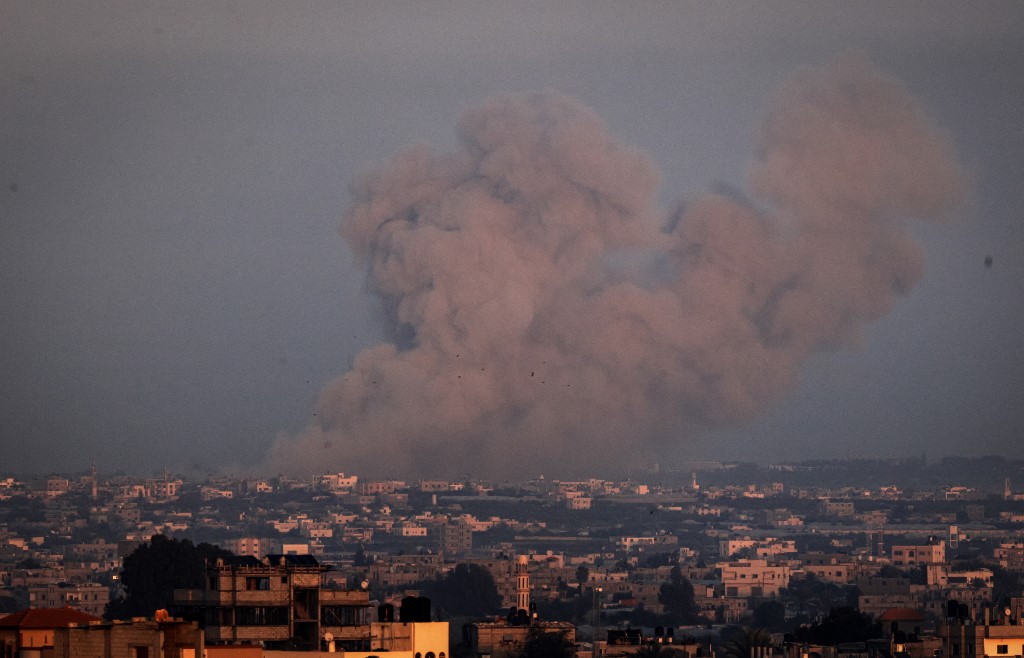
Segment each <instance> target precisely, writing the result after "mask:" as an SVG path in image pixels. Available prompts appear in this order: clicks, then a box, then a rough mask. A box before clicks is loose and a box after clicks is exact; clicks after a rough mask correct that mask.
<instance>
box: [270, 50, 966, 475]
mask: <svg viewBox="0 0 1024 658" xmlns="http://www.w3.org/2000/svg"><path fill="white" fill-rule="evenodd" d="M458 134H459V137H460V138H461V147H460V148H459V149H458V150H457V151H456V152H454V153H443V154H441V153H435V152H434V151H432V150H431V149H430V148H428V147H425V146H417V147H414V148H412V149H410V150H408V151H406V152H404V153H402V154H400V155H398V156H397V157H395V158H394V159H393V160H392V161H391V162H390V163H389V164H388V165H386V166H384V167H382V168H380V169H378V170H376V171H373V172H371V173H369V174H368V175H366V176H364V177H363V179H362V180H361V181H360V182H358V183H357V184H356V185H355V186H354V197H355V199H354V203H353V205H352V207H351V208H350V210H349V211H348V213H347V214H346V215H345V217H344V220H343V222H342V226H341V232H342V235H343V236H344V238H345V240H346V241H347V242H348V244H349V245H350V246H351V248H352V249H353V250H354V251H355V253H356V254H358V256H359V257H361V258H362V259H364V260H365V262H366V264H367V267H368V273H369V285H370V288H371V290H372V291H373V292H374V293H375V294H377V295H379V296H380V297H381V298H382V300H383V301H384V307H385V309H386V314H387V319H388V322H389V328H390V330H391V340H390V342H386V343H382V344H380V345H377V346H375V347H372V348H369V349H366V350H364V351H363V352H361V353H360V354H359V355H358V356H357V357H356V358H355V360H354V363H353V364H352V368H351V370H350V371H349V372H347V373H345V374H344V375H342V376H341V377H339V378H338V379H336V380H335V381H333V382H331V383H330V384H329V385H328V386H327V387H326V388H325V389H324V390H323V392H322V394H321V396H320V400H319V402H318V405H317V410H316V416H315V418H314V422H313V423H311V424H310V425H309V427H307V428H306V429H305V430H304V431H303V432H302V433H300V434H299V435H298V436H294V437H282V438H279V439H278V441H277V442H276V443H275V445H274V447H273V449H272V451H271V455H270V465H271V467H273V468H275V469H278V470H281V471H285V472H287V471H293V472H306V473H308V472H313V471H318V472H324V471H328V470H348V471H355V472H358V473H360V474H367V475H370V474H385V473H386V474H394V475H414V474H427V473H429V474H434V475H444V474H448V475H452V474H461V473H467V472H472V473H475V474H482V473H492V474H494V473H501V474H504V475H509V476H512V475H518V474H523V473H538V472H544V473H559V472H561V473H569V472H581V471H585V470H593V469H601V468H602V467H604V468H607V467H608V466H609V465H612V464H614V465H618V466H624V465H625V464H627V463H629V462H630V461H631V460H634V459H644V458H647V457H648V456H650V455H652V454H657V453H663V452H666V451H669V450H678V451H680V453H682V451H684V450H685V447H686V439H687V437H688V436H692V435H693V434H694V433H696V432H702V431H707V430H709V429H713V428H718V427H722V426H727V425H728V424H731V423H737V422H742V421H744V420H748V419H750V418H752V417H754V416H755V415H757V414H759V413H761V412H763V411H764V410H765V409H766V408H767V407H769V406H770V405H772V404H773V403H774V402H776V401H777V400H778V399H779V398H780V397H782V396H784V395H785V394H786V393H787V392H788V391H790V390H792V388H793V386H794V384H795V382H796V381H797V378H798V375H799V369H800V365H801V363H802V362H803V361H804V360H805V359H807V357H808V356H809V355H811V354H813V353H815V352H816V351H819V350H822V349H830V348H836V347H842V346H850V345H853V346H855V345H856V343H857V340H858V335H859V333H860V332H861V331H862V328H863V327H864V325H865V324H866V323H868V322H871V321H872V320H876V319H878V318H880V317H882V316H883V315H885V314H886V313H888V312H889V311H890V309H891V308H892V306H893V303H894V301H895V298H896V297H897V296H898V295H901V294H904V293H906V292H907V291H909V290H910V289H911V288H912V287H913V286H914V285H915V283H916V282H917V281H918V280H919V278H920V277H921V273H922V255H921V252H920V249H919V248H918V246H917V245H916V244H915V243H914V242H913V240H912V239H911V238H910V236H909V235H908V234H907V233H906V232H905V231H904V229H903V227H902V225H901V222H903V221H904V220H905V219H906V218H927V217H940V216H943V215H947V214H949V213H951V212H953V211H954V210H955V209H956V208H957V206H958V204H959V203H961V201H962V199H963V196H964V189H965V185H964V182H963V175H962V172H961V170H960V168H959V166H958V165H957V163H956V161H955V159H954V158H953V156H952V150H951V147H950V145H949V143H948V140H947V139H946V137H945V136H944V134H943V133H942V132H941V131H939V130H938V129H937V128H936V127H935V126H934V125H933V124H932V122H931V121H930V120H929V119H928V118H927V117H926V116H924V114H923V113H922V111H921V110H920V108H919V107H918V105H917V104H916V103H915V101H914V100H913V99H912V98H911V97H910V96H909V94H908V93H907V92H906V90H905V89H904V88H903V86H902V85H901V84H899V83H898V82H896V81H894V80H892V79H890V78H888V77H886V76H885V75H882V74H881V73H878V72H877V71H874V70H872V69H871V67H870V66H869V65H868V64H867V63H865V62H864V61H863V60H861V59H856V58H853V59H843V60H839V61H837V62H835V63H833V64H831V65H829V66H828V67H826V68H824V69H818V70H810V71H807V72H804V73H801V74H799V75H797V76H796V77H795V78H794V79H793V80H791V81H790V82H789V83H788V84H786V85H784V86H783V87H782V88H781V89H780V90H779V91H778V93H777V95H776V96H775V98H774V99H773V101H772V102H771V104H770V107H769V111H768V112H767V113H766V116H765V118H764V120H763V124H762V125H761V127H760V130H759V131H758V133H757V141H756V152H755V158H754V162H753V165H752V168H751V171H750V185H749V189H750V192H751V198H752V199H753V201H744V200H743V199H742V198H739V197H740V195H737V194H707V195H704V196H701V197H697V198H691V199H689V200H688V201H687V202H686V203H682V202H680V203H679V204H677V206H676V207H674V208H670V209H668V210H666V209H664V208H662V207H659V205H658V203H657V202H656V191H657V188H658V186H659V184H660V180H659V174H658V170H657V168H656V167H655V165H654V163H653V162H652V161H651V160H650V158H649V157H648V156H647V155H645V154H644V153H643V152H641V151H639V150H636V149H633V148H630V147H629V146H627V145H624V144H622V143H621V142H620V141H618V140H617V139H615V137H614V136H612V135H610V134H609V132H608V130H607V128H606V126H605V125H604V124H603V123H602V121H601V120H600V119H599V118H598V117H597V116H596V115H595V114H594V113H593V112H592V111H591V110H589V109H588V108H586V107H584V106H582V105H581V104H580V103H579V102H577V101H576V100H574V99H572V98H569V97H567V96H564V95H561V94H558V93H555V92H539V93H528V94H515V95H507V96H500V97H496V98H492V99H490V100H488V101H486V102H485V103H483V104H482V105H481V106H480V107H478V108H476V109H473V110H471V111H469V112H467V113H466V114H465V115H464V116H463V117H462V119H461V121H460V122H459V125H458Z"/></svg>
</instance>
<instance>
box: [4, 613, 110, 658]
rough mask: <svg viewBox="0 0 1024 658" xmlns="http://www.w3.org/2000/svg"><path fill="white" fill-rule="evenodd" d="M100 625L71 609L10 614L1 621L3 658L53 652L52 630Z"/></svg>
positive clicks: (89, 617) (23, 657)
mask: <svg viewBox="0 0 1024 658" xmlns="http://www.w3.org/2000/svg"><path fill="white" fill-rule="evenodd" d="M101 621H103V620H102V619H100V618H99V617H93V616H92V615H87V614H85V613H84V612H82V611H80V610H75V609H74V608H28V609H26V610H20V611H18V612H15V613H12V614H9V615H7V616H6V617H3V618H2V619H0V647H2V648H3V658H14V656H19V657H21V658H25V657H26V656H32V655H33V654H34V655H36V656H39V655H42V650H43V649H52V648H53V631H54V630H55V629H58V628H67V627H69V626H71V625H72V624H88V623H89V622H101Z"/></svg>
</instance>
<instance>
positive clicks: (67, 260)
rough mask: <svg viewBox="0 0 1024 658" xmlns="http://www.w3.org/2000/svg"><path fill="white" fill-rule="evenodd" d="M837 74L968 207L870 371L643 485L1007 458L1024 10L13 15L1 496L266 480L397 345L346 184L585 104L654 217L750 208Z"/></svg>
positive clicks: (409, 7) (863, 5) (688, 453)
mask: <svg viewBox="0 0 1024 658" xmlns="http://www.w3.org/2000/svg"><path fill="white" fill-rule="evenodd" d="M850 50H856V51H860V52H862V53H863V54H865V55H866V56H867V58H869V59H870V60H871V61H872V62H873V64H874V65H875V66H876V67H877V68H878V69H880V70H881V71H884V72H885V73H887V74H889V75H891V76H893V77H894V78H896V79H898V80H900V81H902V82H903V83H904V84H905V85H906V87H907V89H908V90H909V91H910V92H911V93H912V94H913V95H914V96H915V97H916V98H917V99H918V100H919V102H920V104H921V106H922V107H923V108H924V109H925V110H926V111H927V112H928V113H930V114H931V115H932V117H933V118H934V119H935V121H936V122H937V123H938V124H939V125H941V126H942V127H943V128H944V129H945V130H946V131H948V133H949V135H950V138H951V140H952V142H953V144H954V147H955V149H956V151H957V153H958V155H959V158H960V161H961V162H962V163H963V164H964V165H965V166H966V168H967V169H968V170H969V171H970V174H971V176H972V178H973V181H974V192H973V200H972V204H971V205H970V206H969V207H968V208H967V209H965V210H964V211H963V212H960V213H958V214H957V217H955V218H953V219H951V220H950V221H947V222H944V223H930V224H916V223H911V224H910V225H909V226H910V230H911V232H912V233H913V234H914V235H915V237H916V238H917V239H918V240H919V242H920V243H921V245H922V248H923V251H924V255H925V268H924V275H923V278H922V279H921V281H920V283H919V284H918V285H917V286H916V287H915V288H914V289H913V290H912V291H911V292H910V294H909V295H907V296H905V297H903V298H900V299H899V300H898V301H897V303H896V306H895V308H894V310H893V312H892V313H891V314H890V315H888V316H887V317H885V318H884V319H882V320H880V321H878V322H876V323H874V324H872V325H871V326H870V327H869V328H868V329H867V331H866V333H865V334H864V336H863V340H862V341H861V343H860V345H859V347H858V348H857V349H847V348H843V349H840V350H838V351H830V352H825V353H821V354H818V355H816V356H814V357H813V358H812V359H811V360H810V361H808V362H807V363H805V365H804V367H803V369H802V376H801V380H800V383H799V384H798V385H797V386H796V388H795V389H794V390H793V391H792V392H791V393H790V394H789V395H787V396H785V398H784V399H783V400H782V401H781V402H780V403H779V404H777V405H775V406H774V407H772V408H770V409H768V410H766V411H765V412H764V413H761V414H758V415H757V416H756V417H755V418H754V419H753V420H750V421H747V422H746V423H745V424H744V425H743V426H742V427H738V428H737V427H728V428H724V429H718V430H716V431H714V432H710V433H704V432H698V433H696V434H693V435H691V436H688V437H687V438H686V439H685V440H681V441H680V442H679V443H678V444H677V445H676V446H674V447H673V448H672V449H671V450H666V451H665V454H663V455H661V457H660V458H661V459H662V460H663V461H665V462H667V463H671V462H672V461H673V460H674V459H677V460H679V461H682V460H684V459H710V458H771V459H792V458H806V457H832V456H847V455H852V456H870V455H882V456H898V455H906V454H914V455H917V454H921V453H926V454H927V455H928V456H930V457H939V456H942V455H945V454H962V453H964V452H966V451H973V452H980V453H1004V454H1008V455H1011V456H1014V457H1024V448H1022V447H1021V446H1022V445H1024V441H1021V438H1022V427H1024V404H1022V400H1024V349H1022V338H1021V335H1022V332H1021V329H1020V328H1021V326H1024V301H1022V300H1024V225H1022V213H1024V187H1022V186H1021V184H1020V181H1021V180H1024V113H1022V112H1021V107H1022V106H1024V76H1021V74H1020V71H1022V70H1024V5H1022V4H1021V3H1018V2H981V3H970V4H965V3H959V2H950V3H943V2H904V3H898V4H891V3H875V2H835V3H829V2H826V3H822V2H807V3H803V2H780V3H749V4H748V3H703V2H666V3H653V2H652V3H626V2H619V3H602V2H597V3H594V2H561V3H542V2H505V3H473V2H447V3H433V4H430V3H413V2H410V3H377V2H339V3H243V2H238V3H232V2H197V3H146V2H144V3H138V2H131V3H128V2H125V3H121V2H74V3H71V2H67V3H47V4H44V3H38V2H13V1H8V2H4V3H2V4H0V62H2V67H0V80H2V84H0V309H2V316H0V345H2V351H0V447H2V450H3V455H4V459H3V461H2V468H3V469H4V470H6V471H48V470H74V469H83V468H86V467H87V466H88V465H89V464H90V463H91V462H93V461H96V462H97V464H98V465H99V466H100V468H101V470H104V471H111V470H117V469H125V470H146V469H158V468H162V467H163V466H168V467H171V468H174V469H184V470H193V469H199V470H205V469H211V470H214V469H218V468H222V467H225V466H227V467H230V468H236V467H237V468H245V467H253V468H255V467H257V466H258V465H259V464H261V463H262V461H263V458H264V455H265V454H266V452H267V450H268V449H269V448H270V446H271V445H272V443H273V442H274V439H275V437H276V436H278V435H279V434H282V433H283V434H285V435H293V434H297V433H300V432H301V431H302V430H303V428H304V427H305V426H306V425H307V423H308V422H309V419H310V416H311V414H312V413H314V406H315V401H316V399H317V397H318V396H319V395H320V391H321V389H322V388H323V387H324V386H325V385H326V384H327V383H328V382H329V381H331V380H333V379H334V378H335V377H338V376H340V375H342V374H343V373H344V372H345V371H346V370H347V369H348V368H349V367H350V366H351V363H352V361H353V359H354V358H355V356H356V354H357V353H358V352H359V351H360V350H361V349H364V348H367V347H370V346H372V345H375V344H377V343H379V342H381V341H382V340H383V339H384V338H385V328H384V327H383V326H382V321H381V309H380V305H379V302H377V301H375V299H374V298H373V297H372V296H370V295H369V294H368V293H367V286H366V268H365V265H364V264H361V263H360V262H358V260H357V259H356V258H355V257H354V256H353V254H352V253H351V252H350V251H349V248H348V247H347V246H346V244H345V243H344V242H343V241H342V239H341V238H340V237H339V235H338V224H339V221H340V219H341V217H342V215H343V214H344V212H345V211H346V208H347V207H348V206H349V204H350V203H351V197H350V194H349V186H350V184H351V183H352V182H353V181H354V180H355V179H356V177H357V176H358V174H359V173H360V172H361V171H364V170H365V169H366V168H367V167H369V166H372V165H375V164H379V163H381V162H383V161H385V160H386V159H387V158H389V157H391V156H392V155H394V154H395V153H397V152H399V151H401V150H403V149H405V148H407V147H408V146H409V145H410V144H414V143H417V142H428V143H431V144H434V145H436V146H437V148H438V149H439V150H442V151H443V150H448V149H451V148H453V147H454V146H455V144H456V132H455V126H456V122H457V120H458V117H459V116H460V115H461V114H462V113H463V112H464V111H465V110H467V109H468V108H472V107H474V106H477V105H478V104H480V103H481V102H482V101H483V100H484V99H485V98H487V97H489V96H492V95H494V94H497V93H502V92H515V91H524V90H536V89H555V90H558V91H560V92H564V93H565V94H568V95H571V96H573V97H575V98H577V99H579V100H580V101H581V102H582V103H583V104H584V105H586V106H589V107H590V108H592V109H593V110H594V112H596V114H597V115H599V116H600V117H601V118H602V119H603V120H604V121H605V122H606V124H607V126H608V130H609V132H610V133H612V134H614V135H615V136H617V138H618V139H619V140H621V141H622V142H624V143H625V144H628V145H630V146H632V147H635V148H638V149H642V150H643V151H646V152H647V154H649V156H650V158H651V159H652V160H653V162H654V163H656V165H657V167H658V168H659V169H660V172H661V185H660V187H659V188H658V190H659V191H658V195H659V200H660V201H661V202H662V203H663V204H665V206H666V207H667V206H668V205H669V204H670V203H671V202H672V201H673V199H675V198H676V197H678V196H686V195H696V194H699V193H700V192H702V191H704V190H707V189H709V188H713V187H716V186H717V187H722V184H725V185H727V186H729V187H730V188H734V189H738V190H741V191H744V192H746V191H747V188H748V183H747V178H746V176H747V173H748V169H749V165H750V162H751V159H752V156H753V153H754V145H753V136H754V132H755V127H756V125H757V122H758V118H759V116H760V115H761V114H762V112H763V110H764V108H765V107H766V106H767V105H768V102H769V98H770V96H771V94H772V93H773V90H774V89H775V88H776V87H777V86H778V85H779V84H781V83H783V82H784V81H785V80H787V79H788V78H789V77H790V76H791V75H792V74H793V73H794V71H795V70H797V69H800V68H801V67H808V66H821V65H823V64H826V63H827V62H829V61H830V60H832V59H833V58H835V57H837V56H839V55H841V54H842V53H845V52H848V51H850ZM988 255H991V256H992V266H991V267H990V268H989V267H986V266H985V258H986V256H988ZM325 466H326V467H329V468H335V469H337V470H345V469H346V464H344V463H336V464H333V463H332V464H325ZM467 470H468V469H467ZM538 470H539V471H540V470H543V465H538Z"/></svg>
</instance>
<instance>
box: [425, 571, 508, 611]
mask: <svg viewBox="0 0 1024 658" xmlns="http://www.w3.org/2000/svg"><path fill="white" fill-rule="evenodd" d="M423 589H424V593H425V594H426V595H427V596H428V597H430V599H431V600H432V601H433V602H434V604H435V605H436V606H437V608H438V610H439V611H440V612H442V613H444V614H448V615H459V616H462V615H465V616H469V617H483V616H485V615H490V614H494V612H495V611H496V610H497V609H498V608H500V607H501V595H500V594H498V588H497V586H496V585H495V584H494V578H493V577H492V576H491V572H490V571H488V570H487V569H485V568H484V567H481V566H479V565H476V564H457V565H455V568H454V569H452V570H451V571H450V572H448V574H446V575H445V576H442V577H440V578H438V579H437V580H434V581H433V582H430V583H428V584H427V586H426V587H424V588H423Z"/></svg>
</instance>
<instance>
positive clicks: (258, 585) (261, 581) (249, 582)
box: [245, 576, 270, 590]
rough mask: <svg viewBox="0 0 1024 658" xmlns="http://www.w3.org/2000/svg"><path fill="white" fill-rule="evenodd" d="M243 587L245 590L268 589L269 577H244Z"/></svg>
mask: <svg viewBox="0 0 1024 658" xmlns="http://www.w3.org/2000/svg"><path fill="white" fill-rule="evenodd" d="M245 589H247V590H268V589H270V578H268V577H265V576H264V577H262V578H261V577H258V576H249V577H248V578H246V579H245Z"/></svg>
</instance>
